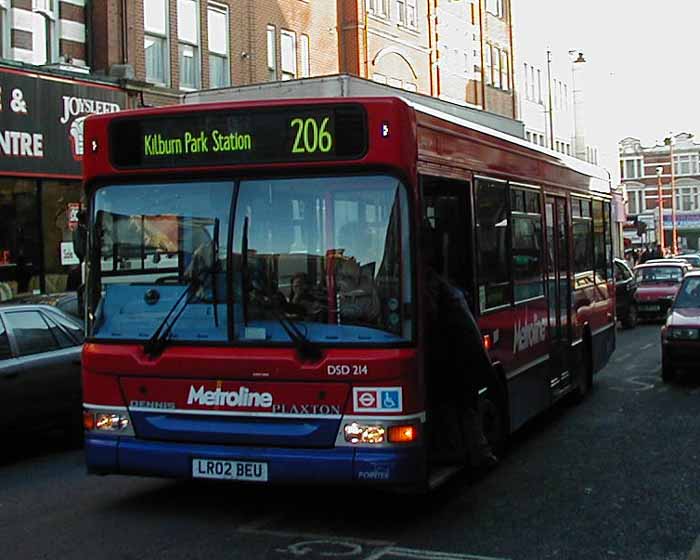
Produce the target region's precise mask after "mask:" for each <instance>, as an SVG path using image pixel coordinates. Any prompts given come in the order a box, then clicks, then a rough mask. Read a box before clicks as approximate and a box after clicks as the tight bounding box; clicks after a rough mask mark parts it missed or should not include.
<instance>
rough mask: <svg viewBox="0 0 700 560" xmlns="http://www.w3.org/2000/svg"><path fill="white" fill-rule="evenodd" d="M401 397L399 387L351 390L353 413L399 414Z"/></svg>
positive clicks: (356, 388)
mask: <svg viewBox="0 0 700 560" xmlns="http://www.w3.org/2000/svg"><path fill="white" fill-rule="evenodd" d="M402 397H403V394H402V388H401V387H355V388H353V403H354V408H355V412H401V411H402V410H403V398H402Z"/></svg>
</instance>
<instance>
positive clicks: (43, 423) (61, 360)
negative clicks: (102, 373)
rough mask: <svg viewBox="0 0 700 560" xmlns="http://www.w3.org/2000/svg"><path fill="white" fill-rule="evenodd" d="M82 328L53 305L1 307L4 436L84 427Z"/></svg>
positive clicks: (0, 402)
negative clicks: (82, 418) (81, 362)
mask: <svg viewBox="0 0 700 560" xmlns="http://www.w3.org/2000/svg"><path fill="white" fill-rule="evenodd" d="M82 341H83V329H82V326H81V324H80V323H79V322H78V321H77V320H75V319H74V318H72V317H71V316H69V315H67V314H66V313H64V312H63V311H61V310H59V309H57V308H55V307H51V306H48V305H29V304H23V305H16V304H7V303H3V304H2V305H0V432H13V433H14V432H17V431H26V430H40V429H45V428H49V427H56V426H58V427H61V428H66V429H69V430H70V433H71V434H72V435H73V434H78V433H79V431H80V430H81V427H82V421H81V418H80V416H81V411H82V395H81V382H80V352H81V348H82Z"/></svg>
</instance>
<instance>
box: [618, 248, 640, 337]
mask: <svg viewBox="0 0 700 560" xmlns="http://www.w3.org/2000/svg"><path fill="white" fill-rule="evenodd" d="M636 293H637V279H636V278H635V277H634V272H632V269H631V268H630V267H629V265H628V264H627V263H626V262H625V261H623V260H622V259H615V301H616V305H615V309H616V313H617V318H618V319H619V320H620V322H621V323H622V326H623V327H625V328H626V329H631V328H634V327H635V326H636V325H637V303H636V302H635V301H634V295H635V294H636Z"/></svg>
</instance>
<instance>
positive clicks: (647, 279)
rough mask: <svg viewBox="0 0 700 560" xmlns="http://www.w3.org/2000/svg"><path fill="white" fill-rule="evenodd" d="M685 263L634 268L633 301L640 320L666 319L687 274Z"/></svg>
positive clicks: (687, 267) (648, 264)
mask: <svg viewBox="0 0 700 560" xmlns="http://www.w3.org/2000/svg"><path fill="white" fill-rule="evenodd" d="M689 268H690V267H689V266H688V264H686V263H677V262H672V261H670V260H667V261H666V262H659V263H657V262H653V263H650V262H647V263H645V264H640V265H637V266H635V267H634V275H635V278H636V280H637V291H636V292H635V294H634V301H635V303H636V304H637V314H638V316H639V318H640V319H666V315H667V314H668V310H669V309H670V308H671V304H672V303H673V298H675V297H676V292H677V291H678V288H679V287H680V285H681V281H682V280H683V276H684V275H685V274H686V272H688V270H689Z"/></svg>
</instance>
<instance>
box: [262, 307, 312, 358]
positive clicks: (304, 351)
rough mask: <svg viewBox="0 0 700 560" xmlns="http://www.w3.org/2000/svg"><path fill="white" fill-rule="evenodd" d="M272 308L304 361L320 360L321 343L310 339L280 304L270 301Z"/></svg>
mask: <svg viewBox="0 0 700 560" xmlns="http://www.w3.org/2000/svg"><path fill="white" fill-rule="evenodd" d="M270 310H271V311H272V314H273V315H274V316H275V319H277V321H278V322H279V324H280V325H282V328H283V329H284V332H286V333H287V336H288V337H289V338H290V339H291V341H292V343H293V344H294V347H295V348H296V350H297V353H298V354H299V357H300V358H301V359H302V361H310V362H318V361H319V360H320V359H321V357H322V356H323V354H322V353H321V348H320V347H319V345H318V344H316V343H315V342H312V341H311V340H309V338H308V337H307V336H306V335H305V334H304V333H303V332H302V331H301V329H300V328H299V327H298V325H297V324H296V323H295V322H294V321H292V320H291V319H290V318H289V317H287V316H286V315H285V313H284V311H283V310H282V309H280V307H279V304H275V303H273V302H270Z"/></svg>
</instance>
